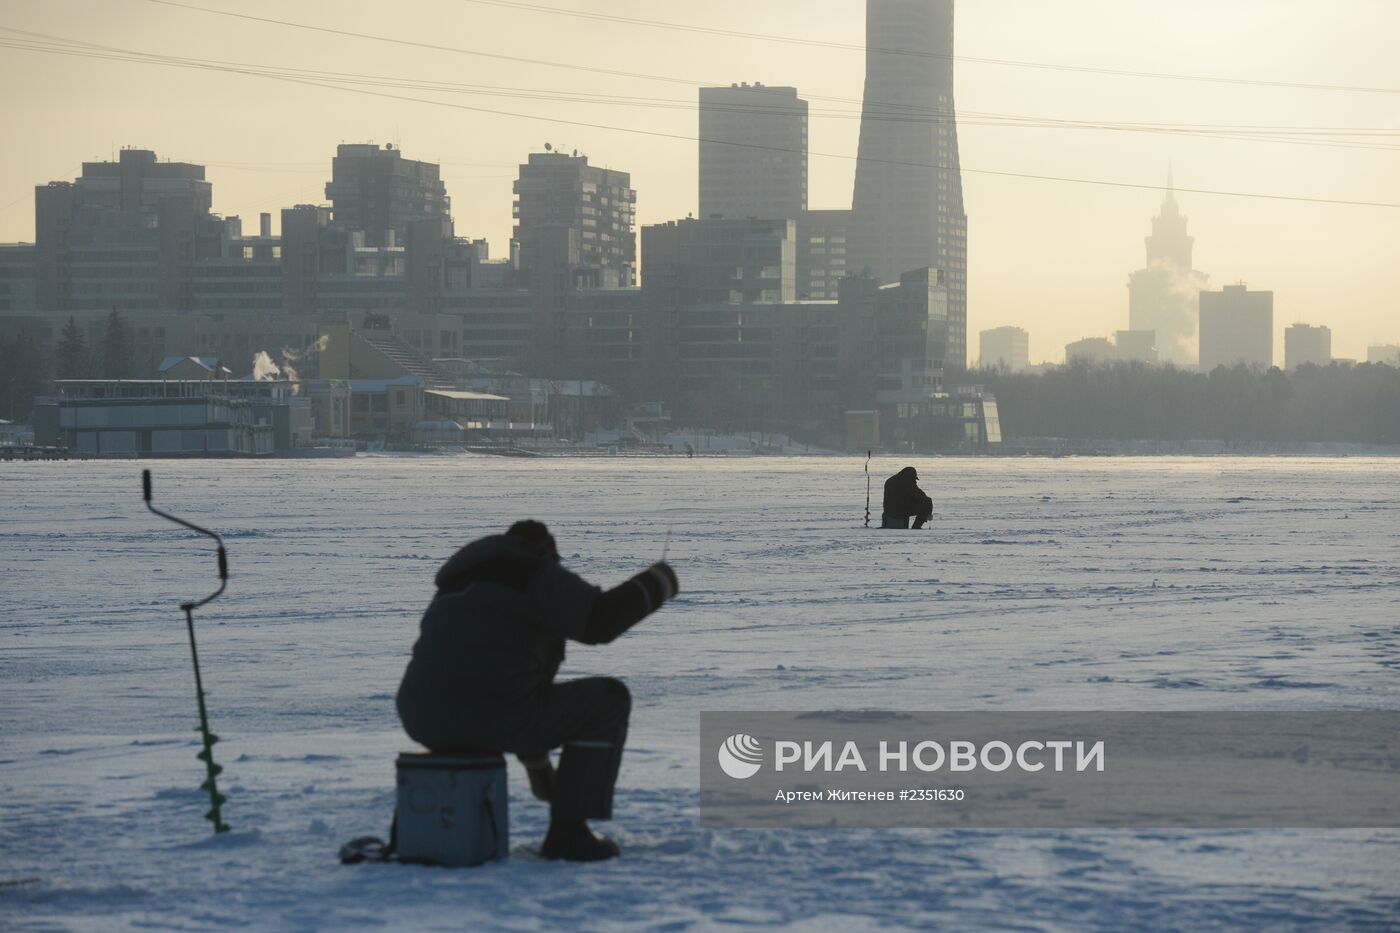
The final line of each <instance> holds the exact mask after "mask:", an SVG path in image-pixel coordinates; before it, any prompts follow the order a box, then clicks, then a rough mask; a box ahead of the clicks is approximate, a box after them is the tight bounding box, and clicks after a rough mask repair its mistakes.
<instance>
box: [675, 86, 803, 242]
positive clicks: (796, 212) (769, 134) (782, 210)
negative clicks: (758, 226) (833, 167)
mask: <svg viewBox="0 0 1400 933" xmlns="http://www.w3.org/2000/svg"><path fill="white" fill-rule="evenodd" d="M806 209H807V102H806V101H805V100H803V99H802V98H800V97H798V96H797V88H792V87H766V86H764V85H762V84H735V85H731V86H730V87H702V88H701V89H700V216H701V218H708V217H715V216H724V217H732V218H736V219H741V220H742V219H744V218H746V217H756V218H759V219H763V220H796V219H797V218H798V217H799V216H800V215H801V213H802V212H803V211H805V210H806Z"/></svg>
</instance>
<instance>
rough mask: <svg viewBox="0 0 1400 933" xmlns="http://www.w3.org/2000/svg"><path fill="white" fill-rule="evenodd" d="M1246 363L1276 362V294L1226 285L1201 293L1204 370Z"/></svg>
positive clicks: (1266, 366) (1263, 363)
mask: <svg viewBox="0 0 1400 933" xmlns="http://www.w3.org/2000/svg"><path fill="white" fill-rule="evenodd" d="M1237 363H1243V364H1245V365H1246V366H1257V367H1260V368H1263V369H1268V368H1269V367H1270V366H1273V365H1274V293H1273V292H1252V291H1250V290H1249V289H1248V288H1246V287H1245V286H1244V285H1226V286H1225V287H1224V288H1223V289H1221V290H1220V291H1218V292H1201V372H1206V373H1208V372H1210V371H1211V370H1213V369H1215V368H1216V367H1217V366H1234V365H1235V364H1237Z"/></svg>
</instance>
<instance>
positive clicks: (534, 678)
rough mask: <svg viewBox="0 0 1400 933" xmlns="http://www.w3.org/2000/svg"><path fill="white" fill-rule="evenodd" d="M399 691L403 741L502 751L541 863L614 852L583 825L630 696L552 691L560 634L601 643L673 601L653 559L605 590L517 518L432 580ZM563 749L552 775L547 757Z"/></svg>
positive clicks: (608, 773) (582, 683) (606, 811)
mask: <svg viewBox="0 0 1400 933" xmlns="http://www.w3.org/2000/svg"><path fill="white" fill-rule="evenodd" d="M436 582H437V595H436V596H435V597H434V598H433V602H432V604H431V605H430V606H429V607H428V610H427V612H426V613H425V614H424V616H423V623H422V629H421V633H420V635H419V638H418V642H417V643H416V644H415V645H414V646H413V658H412V660H410V661H409V663H408V670H407V671H406V672H405V673H404V677H403V683H402V684H401V685H400V687H399V694H398V710H399V718H400V719H401V720H402V722H403V726H404V729H405V731H407V732H408V734H409V736H410V737H412V738H413V740H414V741H416V742H418V743H420V744H422V745H425V746H427V747H428V748H429V749H430V750H432V751H434V752H509V753H513V754H514V755H515V756H516V757H518V758H519V759H520V761H521V763H522V764H524V765H525V767H526V769H527V770H528V772H529V775H530V789H531V790H532V791H533V792H534V794H535V796H536V797H538V798H539V799H541V800H547V801H549V803H550V822H549V833H548V834H547V835H546V836H545V840H544V846H543V849H542V854H543V855H544V857H545V858H549V859H567V860H569V861H578V862H592V861H599V860H601V859H607V858H612V857H614V856H616V855H618V854H619V852H620V850H619V849H618V846H617V843H615V842H613V841H612V840H611V839H606V838H602V839H600V838H599V837H597V836H595V835H593V832H592V831H591V830H590V829H589V827H588V823H587V821H588V820H594V819H598V820H607V819H611V818H612V800H613V785H614V784H615V783H616V781H617V770H618V766H619V764H620V763H621V761H622V746H623V743H624V742H625V741H626V739H627V720H628V716H629V714H630V712H631V709H632V698H631V695H630V694H629V693H628V691H627V687H626V686H625V685H624V684H623V683H622V681H620V680H616V679H614V678H612V677H585V678H583V679H582V680H574V681H569V682H567V683H559V684H556V683H555V682H554V677H555V674H557V673H558V671H559V665H560V664H561V663H562V662H563V660H564V640H565V639H566V638H568V639H573V640H574V641H578V642H582V643H583V644H586V645H603V644H607V643H608V642H611V641H612V640H613V639H614V638H617V637H618V636H619V635H621V634H622V633H623V632H625V631H627V630H628V629H629V628H631V627H632V626H633V625H635V624H637V623H638V622H640V621H641V620H642V619H644V618H645V617H646V616H648V615H650V614H651V613H653V612H655V611H656V610H657V609H660V608H661V606H662V604H663V603H665V602H666V600H668V599H670V598H671V597H673V596H675V595H676V592H677V591H678V590H679V588H680V587H679V584H678V583H677V581H676V575H675V572H674V571H672V570H671V567H670V565H668V564H666V563H665V562H664V561H663V562H661V563H657V564H653V565H652V566H651V567H650V568H648V569H647V570H645V571H643V572H642V573H639V574H638V575H637V576H635V577H633V578H632V579H630V580H628V581H627V582H625V583H623V584H622V585H620V586H618V587H616V588H615V589H612V590H608V591H607V592H603V591H602V590H601V589H599V588H598V587H596V586H593V585H591V584H589V583H587V582H585V581H584V580H582V579H581V578H579V577H578V576H576V575H575V574H573V573H570V572H569V571H568V570H565V569H564V568H563V567H562V566H560V564H559V552H558V550H556V548H555V545H554V538H553V536H552V535H550V533H549V529H547V528H546V527H545V526H544V525H543V524H541V523H539V522H533V521H525V522H516V523H515V524H514V525H512V526H511V527H510V530H509V531H507V532H506V533H505V534H503V535H493V536H491V537H487V538H482V539H481V540H479V541H474V542H473V543H471V544H469V545H467V546H466V547H464V548H462V550H460V551H458V552H457V553H456V555H454V556H453V557H452V559H451V560H449V561H448V562H447V563H446V564H444V565H443V566H442V569H440V570H439V571H438V574H437V581H436ZM560 746H563V749H564V751H563V753H562V754H561V755H560V758H559V770H558V772H557V773H556V772H555V770H554V766H553V765H552V764H551V763H550V759H549V752H550V750H551V749H554V748H558V747H560Z"/></svg>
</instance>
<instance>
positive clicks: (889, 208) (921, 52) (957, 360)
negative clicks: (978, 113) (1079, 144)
mask: <svg viewBox="0 0 1400 933" xmlns="http://www.w3.org/2000/svg"><path fill="white" fill-rule="evenodd" d="M865 31H866V38H865V44H866V50H865V99H864V106H863V108H862V112H861V122H860V160H859V162H858V163H857V164H856V184H855V197H854V199H853V202H852V229H851V235H852V241H853V242H852V243H851V256H850V262H849V269H850V271H851V272H852V273H859V272H861V271H862V270H863V269H869V270H870V272H871V273H872V274H873V275H874V276H875V277H876V278H877V279H878V280H879V281H880V282H881V283H891V282H898V281H899V277H900V275H901V274H902V273H904V272H908V271H910V270H912V269H919V268H924V267H929V266H932V267H934V268H936V269H940V270H942V272H943V276H944V281H945V282H946V284H947V287H948V352H947V365H948V366H949V367H950V368H955V369H960V368H962V367H964V366H965V365H966V364H967V214H966V213H964V211H963V194H962V174H961V170H960V167H959V161H958V126H957V119H956V114H955V110H954V106H953V0H866V8H865Z"/></svg>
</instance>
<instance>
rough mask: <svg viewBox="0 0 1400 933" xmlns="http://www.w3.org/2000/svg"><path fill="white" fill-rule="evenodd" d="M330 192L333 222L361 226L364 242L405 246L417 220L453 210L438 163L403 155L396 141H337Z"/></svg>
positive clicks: (443, 216)
mask: <svg viewBox="0 0 1400 933" xmlns="http://www.w3.org/2000/svg"><path fill="white" fill-rule="evenodd" d="M326 198H327V200H329V201H330V202H331V220H332V222H333V223H335V224H336V226H339V227H346V228H352V229H356V230H363V231H364V234H365V245H366V246H401V245H403V242H404V240H405V238H406V237H407V233H408V226H409V225H410V224H412V223H413V222H414V221H419V220H431V219H440V220H447V219H449V218H450V216H451V214H452V202H451V200H450V199H449V198H448V197H447V186H446V185H444V184H443V181H442V177H441V169H440V168H439V166H438V165H437V164H436V163H433V162H417V161H414V160H413V159H405V158H404V157H403V153H402V152H400V151H399V150H398V149H396V148H394V146H393V145H392V144H390V145H386V146H384V147H383V148H380V147H379V146H377V145H374V144H373V143H349V144H342V145H340V146H337V147H336V150H335V158H334V159H333V160H332V161H331V180H330V182H328V183H327V184H326ZM449 235H450V233H449Z"/></svg>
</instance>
